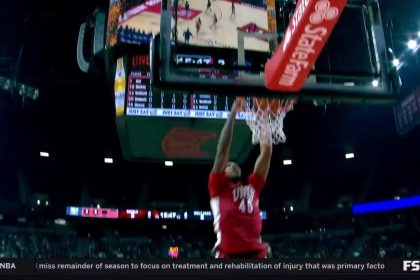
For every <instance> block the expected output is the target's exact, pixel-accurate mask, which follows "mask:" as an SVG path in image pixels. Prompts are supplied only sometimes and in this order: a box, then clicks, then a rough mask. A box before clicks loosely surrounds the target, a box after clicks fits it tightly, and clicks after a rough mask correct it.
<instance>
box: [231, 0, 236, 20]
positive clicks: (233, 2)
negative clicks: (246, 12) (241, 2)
mask: <svg viewBox="0 0 420 280" xmlns="http://www.w3.org/2000/svg"><path fill="white" fill-rule="evenodd" d="M231 10H232V13H231V14H230V17H234V16H235V0H232V7H231Z"/></svg>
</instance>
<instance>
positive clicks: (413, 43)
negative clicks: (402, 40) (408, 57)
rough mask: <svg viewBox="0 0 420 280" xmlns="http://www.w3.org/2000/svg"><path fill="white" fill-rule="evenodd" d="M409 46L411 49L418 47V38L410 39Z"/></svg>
mask: <svg viewBox="0 0 420 280" xmlns="http://www.w3.org/2000/svg"><path fill="white" fill-rule="evenodd" d="M407 46H408V48H409V49H410V50H415V49H416V48H417V41H416V40H410V41H408V43H407Z"/></svg>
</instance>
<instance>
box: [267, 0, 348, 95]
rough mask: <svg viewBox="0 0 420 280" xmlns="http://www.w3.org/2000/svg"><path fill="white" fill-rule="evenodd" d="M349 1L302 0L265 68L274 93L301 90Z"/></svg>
mask: <svg viewBox="0 0 420 280" xmlns="http://www.w3.org/2000/svg"><path fill="white" fill-rule="evenodd" d="M346 4H347V0H299V2H298V3H297V5H296V9H295V12H294V14H293V16H292V18H291V20H290V23H289V26H288V27H287V29H286V32H285V34H284V37H283V40H282V42H281V44H280V46H279V47H278V49H277V51H276V52H275V54H274V55H273V56H272V58H271V59H270V60H269V61H268V62H267V63H266V65H265V80H266V87H267V88H268V89H270V90H275V91H284V92H297V91H300V90H301V89H302V87H303V85H304V83H305V80H306V78H307V77H308V75H309V73H310V71H311V69H312V67H313V66H314V64H315V62H316V60H317V59H318V56H319V55H320V53H321V52H322V49H323V48H324V46H325V44H326V43H327V41H328V38H329V36H330V35H331V33H332V31H333V30H334V27H335V25H336V24H337V22H338V19H339V18H340V16H341V14H342V12H343V10H344V8H345V6H346Z"/></svg>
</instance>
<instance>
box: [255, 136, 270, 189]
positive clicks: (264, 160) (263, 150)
mask: <svg viewBox="0 0 420 280" xmlns="http://www.w3.org/2000/svg"><path fill="white" fill-rule="evenodd" d="M263 138H264V139H260V154H259V156H258V158H257V161H256V162H255V167H254V172H255V173H256V174H258V175H259V176H260V177H261V178H262V179H264V181H265V180H266V179H267V175H268V171H269V170H270V162H271V155H272V153H273V142H272V139H271V135H267V137H263Z"/></svg>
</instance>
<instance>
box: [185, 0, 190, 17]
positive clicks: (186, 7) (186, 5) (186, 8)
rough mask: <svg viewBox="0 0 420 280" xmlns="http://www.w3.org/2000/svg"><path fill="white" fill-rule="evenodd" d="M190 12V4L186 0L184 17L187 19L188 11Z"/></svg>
mask: <svg viewBox="0 0 420 280" xmlns="http://www.w3.org/2000/svg"><path fill="white" fill-rule="evenodd" d="M189 10H190V3H188V0H187V1H186V2H185V16H186V17H188V11H189Z"/></svg>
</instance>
